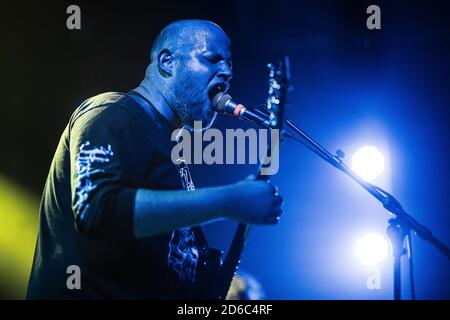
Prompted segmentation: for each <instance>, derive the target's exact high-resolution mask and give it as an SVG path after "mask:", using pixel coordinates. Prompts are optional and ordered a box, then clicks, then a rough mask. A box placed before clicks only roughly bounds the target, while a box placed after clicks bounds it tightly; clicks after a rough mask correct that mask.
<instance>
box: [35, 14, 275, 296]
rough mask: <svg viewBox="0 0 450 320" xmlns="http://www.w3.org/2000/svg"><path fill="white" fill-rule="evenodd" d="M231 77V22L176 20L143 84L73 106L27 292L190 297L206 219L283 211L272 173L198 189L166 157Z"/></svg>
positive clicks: (205, 117)
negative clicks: (227, 25) (176, 135)
mask: <svg viewBox="0 0 450 320" xmlns="http://www.w3.org/2000/svg"><path fill="white" fill-rule="evenodd" d="M231 77H232V62H231V43H230V40H229V39H228V37H227V35H226V34H225V33H224V31H223V30H222V29H221V28H220V27H219V26H218V25H216V24H214V23H212V22H209V21H203V20H182V21H177V22H174V23H172V24H170V25H168V26H167V27H166V28H164V29H163V30H162V31H161V32H160V34H159V35H158V36H157V38H156V39H155V41H154V43H153V46H152V50H151V57H150V64H149V65H148V67H147V69H146V72H145V77H144V79H143V80H142V82H141V83H140V85H139V86H138V87H137V88H135V89H134V90H131V91H130V92H127V93H119V92H108V93H103V94H100V95H97V96H95V97H92V98H89V99H87V100H86V101H84V102H83V103H82V104H81V105H80V106H79V107H78V108H77V109H76V110H75V111H74V113H73V114H72V116H71V118H70V120H69V123H68V125H67V127H66V128H65V130H64V132H63V134H62V136H61V139H60V141H59V144H58V147H57V150H56V152H55V155H54V158H53V161H52V164H51V167H50V172H49V175H48V178H47V182H46V184H45V188H44V192H43V196H42V201H41V206H40V227H39V235H38V241H37V245H36V250H35V255H34V261H33V269H32V272H31V276H30V281H29V287H28V294H27V297H28V298H29V299H192V298H193V297H194V296H193V287H194V286H195V284H196V281H198V278H197V269H198V267H199V266H198V259H199V250H200V247H201V245H202V244H201V243H200V242H203V243H204V241H205V239H204V235H203V233H202V230H201V225H202V224H204V223H207V222H210V221H215V220H219V219H225V218H229V219H234V220H236V221H240V222H245V223H251V224H275V223H277V222H278V220H279V216H280V214H281V211H282V210H281V203H282V199H281V197H280V196H279V195H278V194H277V192H276V188H275V187H274V186H273V185H272V184H270V183H268V182H265V181H256V180H254V179H245V180H242V181H240V182H238V183H235V184H230V185H223V186H218V187H210V188H199V189H197V190H195V191H192V189H193V188H192V186H193V181H192V178H191V176H190V174H189V171H188V167H187V166H186V164H183V163H181V164H180V163H174V162H172V160H171V158H170V150H171V148H172V147H173V144H174V143H175V142H173V141H172V140H171V134H172V132H173V130H174V129H176V128H181V127H183V128H185V129H184V130H192V128H193V122H194V121H202V123H203V124H204V127H209V126H210V125H211V124H212V123H213V121H214V119H215V115H216V114H215V112H214V110H213V109H212V105H211V100H212V97H213V96H214V95H215V94H216V93H218V92H219V91H227V90H228V88H229V81H230V79H231ZM188 191H191V192H188ZM248 199H253V200H254V201H248Z"/></svg>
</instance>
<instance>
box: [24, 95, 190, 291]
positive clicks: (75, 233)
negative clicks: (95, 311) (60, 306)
mask: <svg viewBox="0 0 450 320" xmlns="http://www.w3.org/2000/svg"><path fill="white" fill-rule="evenodd" d="M140 99H142V97H141V98H140ZM146 107H148V109H147V110H146V109H145V108H146ZM171 131H172V128H171V127H170V124H169V122H168V121H167V120H166V119H165V118H163V117H162V116H161V115H160V114H159V113H157V112H156V110H155V109H153V107H151V106H150V105H147V106H143V105H141V104H139V103H138V101H135V99H133V98H132V96H131V95H130V94H122V93H104V94H100V95H98V96H95V97H93V98H90V99H88V100H86V101H85V102H84V103H83V104H81V105H80V107H78V108H77V109H76V111H75V112H74V113H73V115H72V117H71V119H70V121H69V124H68V125H67V127H66V128H65V130H64V132H63V134H62V137H61V139H60V141H59V144H58V147H57V150H56V153H55V155H54V158H53V161H52V164H51V167H50V172H49V175H48V178H47V182H46V185H45V188H44V192H43V196H42V201H41V206H40V228H39V235H38V241H37V245H36V250H35V256H34V262H33V269H32V273H31V276H30V282H29V287H28V294H27V297H28V298H29V299H71V298H75V299H79V298H81V299H92V298H94V299H95V298H112V299H164V298H170V299H173V298H190V290H191V287H192V282H193V281H194V280H193V279H192V277H193V276H194V277H195V267H196V262H197V258H198V254H197V249H198V248H197V243H196V239H195V236H194V232H193V231H192V230H191V229H183V230H176V231H174V232H171V233H166V234H161V235H158V236H154V237H149V238H146V239H144V240H136V239H134V238H133V236H132V230H133V207H134V197H135V193H136V191H137V189H138V188H147V189H157V190H175V189H182V188H183V186H182V183H181V181H180V176H179V174H178V172H177V169H176V167H175V165H174V164H173V163H172V162H171V160H170V158H169V157H168V156H167V153H166V152H165V151H167V148H169V147H170V146H172V145H173V144H172V142H171V141H170V135H171ZM164 148H165V149H164ZM164 150H165V151H164ZM169 154H170V153H169ZM71 265H75V266H78V267H79V269H80V271H81V273H80V275H81V277H80V279H81V289H76V288H75V289H69V288H68V286H67V283H66V282H67V280H68V278H69V276H71V274H72V273H71V272H69V271H68V267H69V266H71Z"/></svg>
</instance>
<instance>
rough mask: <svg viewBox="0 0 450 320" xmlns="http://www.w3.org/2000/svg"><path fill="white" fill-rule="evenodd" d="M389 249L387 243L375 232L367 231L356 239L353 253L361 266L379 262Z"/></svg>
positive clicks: (384, 257) (370, 265) (374, 264)
mask: <svg viewBox="0 0 450 320" xmlns="http://www.w3.org/2000/svg"><path fill="white" fill-rule="evenodd" d="M388 251H389V243H388V242H387V241H386V239H385V238H384V237H383V236H382V235H380V234H377V233H368V234H366V235H365V236H364V237H362V238H361V239H359V240H358V242H357V243H356V247H355V255H356V256H357V257H358V258H359V261H360V263H361V264H362V265H363V266H369V267H372V266H376V265H378V264H379V263H381V262H382V261H383V260H384V259H386V256H387V254H388Z"/></svg>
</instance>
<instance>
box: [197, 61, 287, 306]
mask: <svg viewBox="0 0 450 320" xmlns="http://www.w3.org/2000/svg"><path fill="white" fill-rule="evenodd" d="M267 66H268V68H269V91H268V96H267V100H266V104H265V105H264V107H262V108H259V109H258V111H261V112H264V113H266V114H268V115H269V119H270V122H271V127H272V128H273V129H278V130H280V134H279V137H280V140H279V141H275V142H274V143H269V147H268V150H267V152H266V159H267V157H268V155H269V154H274V152H278V150H275V148H277V149H278V148H279V143H280V142H281V139H282V137H283V135H282V124H283V122H284V120H283V113H284V107H285V101H286V96H287V92H288V88H289V80H290V71H289V59H288V57H283V59H280V60H279V61H278V63H277V64H268V65H267ZM269 136H270V135H269ZM271 145H273V147H274V148H272V149H271V147H270V146H271ZM266 159H265V160H264V161H262V162H261V165H260V167H259V170H258V177H257V178H258V179H261V180H267V179H268V178H269V175H267V172H268V170H270V162H267V161H266ZM264 173H266V174H264ZM249 230H250V225H249V224H246V223H239V225H238V227H237V229H236V233H235V235H234V237H233V240H232V242H231V245H230V249H229V251H228V254H227V257H226V258H225V260H224V261H223V263H221V257H222V251H220V250H218V249H213V248H207V247H203V248H201V249H200V252H199V260H198V264H197V281H196V284H195V286H194V290H193V298H194V299H207V300H224V299H225V298H226V296H227V293H228V290H229V288H230V285H231V281H232V280H233V277H234V275H235V274H236V271H237V269H238V267H239V263H240V260H241V257H242V252H243V250H244V246H245V241H246V239H247V236H248V232H249Z"/></svg>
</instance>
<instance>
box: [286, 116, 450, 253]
mask: <svg viewBox="0 0 450 320" xmlns="http://www.w3.org/2000/svg"><path fill="white" fill-rule="evenodd" d="M285 123H286V125H287V126H289V128H291V129H292V130H293V131H294V132H295V133H296V134H297V135H298V136H299V137H300V138H302V139H303V141H302V140H299V139H296V138H295V137H294V136H293V135H292V133H290V132H288V133H285V136H286V137H288V138H292V139H294V140H295V141H297V142H300V143H302V144H304V145H305V146H306V147H308V149H310V150H311V151H313V152H314V153H316V154H317V155H318V156H319V157H321V158H322V159H324V160H325V161H327V162H328V163H330V164H331V165H332V166H333V167H335V168H337V169H339V170H341V171H342V172H344V173H345V174H347V175H348V176H349V177H350V178H352V179H353V180H354V181H356V182H357V183H358V184H359V185H360V186H361V187H363V188H364V189H365V190H366V191H367V192H369V193H370V194H371V195H372V196H373V197H375V198H376V199H377V200H378V201H379V202H381V204H382V205H383V207H384V208H385V209H386V210H388V211H389V212H391V213H392V214H394V215H395V216H396V218H397V219H399V221H401V223H402V225H403V226H404V227H406V228H407V229H409V230H414V231H415V232H416V233H417V235H419V236H420V237H421V238H422V239H424V240H427V241H429V242H430V243H431V244H433V245H434V246H435V247H436V248H437V249H438V250H439V251H441V252H442V253H443V254H444V255H445V256H446V257H447V259H450V249H449V248H448V247H447V246H446V245H445V244H444V243H443V242H442V241H440V240H439V239H437V238H436V237H435V236H434V235H433V234H432V233H431V231H430V230H429V229H428V228H426V227H425V226H423V225H422V224H420V223H419V222H418V221H417V220H415V219H414V218H413V217H412V216H411V215H409V214H408V213H407V212H406V211H405V210H404V209H403V208H402V206H401V204H400V202H399V201H398V200H397V199H395V197H394V196H393V195H391V194H390V193H388V192H387V191H385V190H383V189H381V188H379V187H377V186H375V185H373V184H371V183H369V182H367V181H365V180H363V179H362V178H360V177H359V176H358V175H357V174H356V173H355V172H354V171H353V170H352V169H350V168H349V167H348V166H347V165H346V164H345V163H344V162H343V161H342V158H343V152H342V151H340V150H338V152H337V155H334V156H333V155H332V154H331V153H330V152H328V151H327V150H326V149H325V148H323V147H322V146H321V145H320V144H318V143H317V142H316V141H314V140H313V139H312V138H311V137H309V136H308V135H307V134H306V133H305V132H303V131H302V130H300V129H299V128H298V127H297V126H296V125H295V124H293V123H292V121H290V120H286V122H285Z"/></svg>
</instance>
